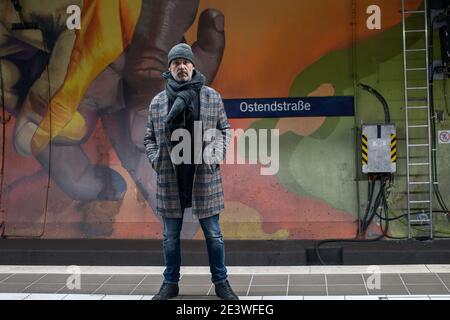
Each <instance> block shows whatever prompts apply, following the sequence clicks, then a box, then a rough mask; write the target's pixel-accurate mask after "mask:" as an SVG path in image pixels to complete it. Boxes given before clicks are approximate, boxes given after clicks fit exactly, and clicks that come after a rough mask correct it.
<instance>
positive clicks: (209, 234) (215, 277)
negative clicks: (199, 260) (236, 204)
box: [163, 214, 227, 284]
mask: <svg viewBox="0 0 450 320" xmlns="http://www.w3.org/2000/svg"><path fill="white" fill-rule="evenodd" d="M163 222H164V240H163V251H164V261H165V263H166V269H165V270H164V282H166V283H178V281H179V280H180V266H181V250H180V232H181V226H182V225H183V218H163ZM200 225H201V227H202V230H203V234H204V235H205V239H206V246H207V248H208V259H209V269H210V271H211V281H212V282H213V283H214V284H217V283H221V282H225V280H227V268H226V267H225V246H224V243H223V237H222V233H221V231H220V224H219V215H218V214H217V215H215V216H212V217H209V218H204V219H200Z"/></svg>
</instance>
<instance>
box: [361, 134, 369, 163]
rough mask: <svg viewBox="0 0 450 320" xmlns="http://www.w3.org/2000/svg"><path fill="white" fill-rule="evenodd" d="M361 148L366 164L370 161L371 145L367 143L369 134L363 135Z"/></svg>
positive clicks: (363, 161) (363, 160)
mask: <svg viewBox="0 0 450 320" xmlns="http://www.w3.org/2000/svg"><path fill="white" fill-rule="evenodd" d="M361 149H362V164H363V165H365V164H367V163H368V161H369V157H368V153H369V145H368V143H367V135H366V134H363V135H362V137H361Z"/></svg>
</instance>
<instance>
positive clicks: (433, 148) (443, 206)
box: [427, 14, 450, 222]
mask: <svg viewBox="0 0 450 320" xmlns="http://www.w3.org/2000/svg"><path fill="white" fill-rule="evenodd" d="M445 17H446V15H445V14H440V15H437V16H436V17H434V18H433V20H431V25H430V38H429V39H430V40H429V41H430V43H429V45H428V44H427V45H428V48H429V51H430V56H431V59H429V62H428V63H429V65H428V69H429V74H430V77H429V79H428V88H429V92H430V119H431V121H430V126H431V127H430V132H431V165H432V168H433V171H432V172H433V182H438V170H437V156H436V153H437V147H436V139H437V137H436V118H435V115H434V114H435V109H434V93H433V83H434V73H435V72H436V69H435V68H433V55H434V54H433V52H434V39H433V37H434V36H433V33H434V23H435V22H436V20H437V19H443V18H445ZM445 76H446V75H445V74H444V77H445ZM433 191H434V194H435V196H436V199H437V201H438V203H439V206H440V207H441V209H442V210H443V211H445V212H446V213H447V218H448V219H449V222H450V217H449V216H448V212H449V210H448V208H447V206H446V204H445V201H444V199H443V197H442V194H441V192H440V190H439V186H438V185H437V184H435V183H433Z"/></svg>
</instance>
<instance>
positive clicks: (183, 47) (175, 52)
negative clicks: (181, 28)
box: [167, 43, 195, 66]
mask: <svg viewBox="0 0 450 320" xmlns="http://www.w3.org/2000/svg"><path fill="white" fill-rule="evenodd" d="M178 58H183V59H187V60H189V61H190V62H192V64H193V65H194V66H195V59H194V54H193V53H192V49H191V46H190V45H188V44H186V43H179V44H177V45H176V46H174V47H173V48H172V49H170V51H169V54H168V56H167V62H168V66H170V63H171V62H172V60H175V59H178Z"/></svg>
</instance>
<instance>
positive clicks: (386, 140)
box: [361, 124, 397, 173]
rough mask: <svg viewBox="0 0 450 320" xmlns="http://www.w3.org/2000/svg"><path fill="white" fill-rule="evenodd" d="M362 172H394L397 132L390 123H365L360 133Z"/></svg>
mask: <svg viewBox="0 0 450 320" xmlns="http://www.w3.org/2000/svg"><path fill="white" fill-rule="evenodd" d="M361 159H362V172H363V173H394V172H395V171H396V162H397V133H396V130H395V126H394V125H392V124H365V125H363V126H362V134H361Z"/></svg>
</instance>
